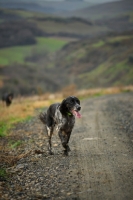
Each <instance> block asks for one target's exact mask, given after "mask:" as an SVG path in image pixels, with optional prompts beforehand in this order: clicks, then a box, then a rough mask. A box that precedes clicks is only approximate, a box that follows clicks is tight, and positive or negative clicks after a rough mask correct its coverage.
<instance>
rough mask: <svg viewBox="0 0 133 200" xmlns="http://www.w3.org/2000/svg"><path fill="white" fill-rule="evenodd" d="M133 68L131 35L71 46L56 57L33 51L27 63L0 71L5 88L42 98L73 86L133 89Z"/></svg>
mask: <svg viewBox="0 0 133 200" xmlns="http://www.w3.org/2000/svg"><path fill="white" fill-rule="evenodd" d="M42 41H43V40H42ZM53 42H55V41H54V40H53V41H52V43H53ZM52 43H51V44H52ZM62 44H63V43H62ZM64 44H65V43H64ZM60 47H61V46H60ZM34 53H35V54H34ZM26 62H27V64H26ZM28 63H29V64H28ZM132 66H133V32H132V31H131V32H125V33H123V34H121V35H120V34H117V35H116V34H115V35H112V36H111V35H110V36H106V37H101V38H99V39H93V40H89V39H84V40H81V41H75V42H71V43H68V44H66V45H65V46H64V47H63V48H62V49H61V50H58V52H57V53H56V52H55V51H54V52H53V53H52V52H51V53H50V52H49V53H48V52H45V51H44V52H42V54H41V53H39V54H37V53H36V52H34V51H33V54H32V55H31V56H27V57H25V62H24V63H21V64H17V63H16V64H15V65H14V64H12V65H10V66H6V67H2V68H0V74H1V77H3V79H2V80H3V85H4V88H7V89H9V88H10V90H14V91H15V92H16V93H19V92H20V93H21V94H29V93H40V94H41V93H42V92H47V91H49V92H50V91H51V92H54V91H57V90H61V89H62V88H63V87H66V86H69V85H72V84H74V85H76V86H77V88H78V89H82V88H96V87H109V86H122V85H130V84H133V67H132ZM8 74H10V76H9V75H8ZM7 80H8V81H7ZM2 90H3V89H2V88H1V91H2Z"/></svg>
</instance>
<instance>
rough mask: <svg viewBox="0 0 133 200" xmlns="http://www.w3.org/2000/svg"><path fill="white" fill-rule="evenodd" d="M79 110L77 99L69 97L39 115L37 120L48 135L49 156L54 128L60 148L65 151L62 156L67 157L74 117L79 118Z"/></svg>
mask: <svg viewBox="0 0 133 200" xmlns="http://www.w3.org/2000/svg"><path fill="white" fill-rule="evenodd" d="M80 110H81V106H80V101H79V99H78V98H77V97H74V96H70V97H67V98H66V99H64V100H63V101H62V102H61V103H55V104H52V105H50V107H49V108H48V110H47V112H45V113H40V115H39V118H40V120H41V121H42V122H43V123H44V124H45V127H46V131H47V135H48V150H49V153H50V154H53V152H52V144H51V137H52V135H53V131H54V128H55V126H56V130H57V131H58V135H59V138H60V140H61V143H62V146H63V147H64V149H65V150H64V154H65V155H68V152H69V151H70V148H69V146H68V142H69V139H70V136H71V132H72V129H73V127H74V124H75V116H76V117H78V118H80V117H81V115H80V113H79V111H80Z"/></svg>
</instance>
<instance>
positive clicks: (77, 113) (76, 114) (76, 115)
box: [73, 110, 81, 118]
mask: <svg viewBox="0 0 133 200" xmlns="http://www.w3.org/2000/svg"><path fill="white" fill-rule="evenodd" d="M73 114H74V115H75V117H77V118H81V114H80V113H79V112H78V111H76V110H73Z"/></svg>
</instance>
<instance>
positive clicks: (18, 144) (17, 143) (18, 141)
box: [9, 140, 22, 149]
mask: <svg viewBox="0 0 133 200" xmlns="http://www.w3.org/2000/svg"><path fill="white" fill-rule="evenodd" d="M21 144H22V141H21V140H17V141H13V140H11V141H10V142H9V146H10V147H11V148H12V149H15V148H17V147H18V146H20V145H21Z"/></svg>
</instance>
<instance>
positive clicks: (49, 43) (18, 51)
mask: <svg viewBox="0 0 133 200" xmlns="http://www.w3.org/2000/svg"><path fill="white" fill-rule="evenodd" d="M36 39H37V44H35V45H25V46H15V47H7V48H2V49H0V65H9V64H12V63H21V64H23V63H25V58H26V57H27V56H31V55H32V54H33V53H37V54H39V53H41V54H42V52H46V51H47V52H55V51H57V50H59V49H60V48H62V47H63V46H64V45H65V44H66V43H67V41H65V40H63V39H57V38H44V37H37V38H36Z"/></svg>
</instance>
